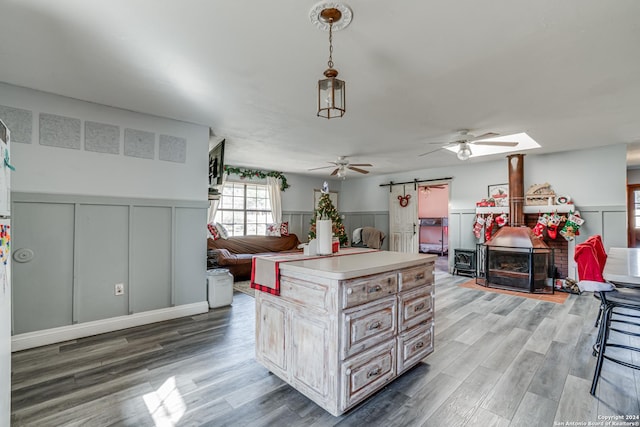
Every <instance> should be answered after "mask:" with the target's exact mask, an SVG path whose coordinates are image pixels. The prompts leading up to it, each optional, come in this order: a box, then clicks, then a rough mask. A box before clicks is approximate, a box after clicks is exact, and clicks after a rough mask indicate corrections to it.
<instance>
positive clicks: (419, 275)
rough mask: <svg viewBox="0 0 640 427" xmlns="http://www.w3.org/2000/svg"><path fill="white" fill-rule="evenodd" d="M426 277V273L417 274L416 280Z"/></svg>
mask: <svg viewBox="0 0 640 427" xmlns="http://www.w3.org/2000/svg"><path fill="white" fill-rule="evenodd" d="M422 279H424V273H420V274H416V281H418V280H422Z"/></svg>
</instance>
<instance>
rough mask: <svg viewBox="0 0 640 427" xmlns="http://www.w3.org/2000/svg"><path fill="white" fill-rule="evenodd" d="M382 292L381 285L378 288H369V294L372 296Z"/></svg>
mask: <svg viewBox="0 0 640 427" xmlns="http://www.w3.org/2000/svg"><path fill="white" fill-rule="evenodd" d="M381 290H382V288H381V287H380V285H377V286H373V287H371V288H369V293H370V294H372V293H374V292H380V291H381Z"/></svg>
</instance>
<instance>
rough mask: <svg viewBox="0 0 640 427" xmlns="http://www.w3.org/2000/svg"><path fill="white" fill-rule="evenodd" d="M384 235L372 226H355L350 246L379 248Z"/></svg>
mask: <svg viewBox="0 0 640 427" xmlns="http://www.w3.org/2000/svg"><path fill="white" fill-rule="evenodd" d="M384 238H385V235H384V233H383V232H382V231H380V230H378V229H377V228H374V227H362V228H356V229H355V230H354V232H353V239H352V242H351V246H353V247H360V248H372V249H380V248H381V247H382V243H383V242H384Z"/></svg>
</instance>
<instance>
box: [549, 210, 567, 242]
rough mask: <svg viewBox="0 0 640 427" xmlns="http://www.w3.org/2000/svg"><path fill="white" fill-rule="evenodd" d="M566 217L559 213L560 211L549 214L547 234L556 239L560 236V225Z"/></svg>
mask: <svg viewBox="0 0 640 427" xmlns="http://www.w3.org/2000/svg"><path fill="white" fill-rule="evenodd" d="M563 219H565V218H564V217H562V216H560V215H558V212H554V213H552V214H551V215H549V220H548V222H547V234H548V235H549V237H550V238H552V239H554V240H555V239H556V237H558V226H559V225H560V223H561V222H562V220H563Z"/></svg>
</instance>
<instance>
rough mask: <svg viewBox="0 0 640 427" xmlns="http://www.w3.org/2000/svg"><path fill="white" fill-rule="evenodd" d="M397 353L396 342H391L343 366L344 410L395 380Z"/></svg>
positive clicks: (342, 403)
mask: <svg viewBox="0 0 640 427" xmlns="http://www.w3.org/2000/svg"><path fill="white" fill-rule="evenodd" d="M396 351H397V349H396V341H395V340H390V341H388V342H386V343H385V344H383V345H380V346H378V347H375V348H373V349H371V350H369V351H367V352H365V353H362V354H360V355H358V356H355V357H352V358H351V359H349V360H348V361H347V362H345V363H343V364H342V398H341V407H342V410H345V409H346V408H348V407H350V406H352V405H354V404H355V403H357V402H360V401H361V400H364V399H365V398H366V397H367V396H369V395H370V394H373V393H374V392H376V391H377V390H379V389H380V388H381V387H382V386H383V385H384V384H385V383H386V382H388V381H391V380H392V379H393V378H395V375H396Z"/></svg>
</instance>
